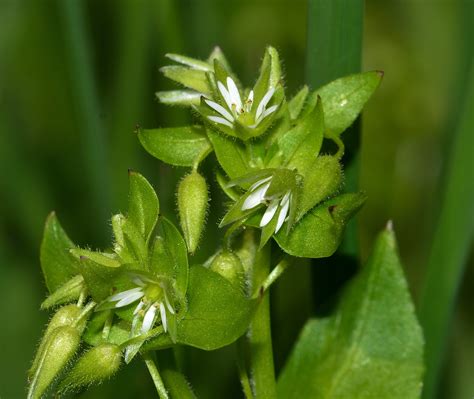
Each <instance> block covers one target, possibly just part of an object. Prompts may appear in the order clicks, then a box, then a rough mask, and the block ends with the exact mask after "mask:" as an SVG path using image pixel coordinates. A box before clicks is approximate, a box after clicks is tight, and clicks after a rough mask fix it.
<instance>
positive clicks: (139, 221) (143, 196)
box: [127, 171, 160, 242]
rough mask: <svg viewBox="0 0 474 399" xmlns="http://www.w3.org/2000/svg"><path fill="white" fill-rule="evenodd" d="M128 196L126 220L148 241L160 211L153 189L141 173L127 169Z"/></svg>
mask: <svg viewBox="0 0 474 399" xmlns="http://www.w3.org/2000/svg"><path fill="white" fill-rule="evenodd" d="M128 175H129V184H130V190H129V197H128V215H127V220H128V221H129V222H131V223H133V224H134V225H135V226H136V227H137V229H138V231H139V232H140V233H141V234H142V236H143V237H144V238H145V241H146V242H148V239H149V238H150V236H151V233H152V232H153V229H154V228H155V225H156V222H157V221H158V214H159V212H160V203H159V201H158V196H157V195H156V193H155V190H154V189H153V187H152V186H151V184H150V183H149V182H148V180H147V179H145V178H144V177H143V176H142V175H141V174H139V173H137V172H134V171H129V174H128Z"/></svg>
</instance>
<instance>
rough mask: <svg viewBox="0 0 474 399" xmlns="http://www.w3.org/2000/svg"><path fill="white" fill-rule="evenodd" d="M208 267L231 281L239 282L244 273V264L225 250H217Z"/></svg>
mask: <svg viewBox="0 0 474 399" xmlns="http://www.w3.org/2000/svg"><path fill="white" fill-rule="evenodd" d="M209 268H210V269H211V270H212V271H214V272H216V273H219V274H220V275H221V276H222V277H224V278H226V279H227V280H229V281H230V282H231V283H240V282H241V280H242V277H243V275H244V266H243V265H242V262H241V260H240V258H239V257H238V256H237V255H236V254H234V253H233V252H230V251H227V250H223V251H222V252H219V253H218V254H217V255H216V256H215V257H214V259H213V260H212V262H211V265H210V267H209Z"/></svg>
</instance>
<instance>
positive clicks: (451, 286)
mask: <svg viewBox="0 0 474 399" xmlns="http://www.w3.org/2000/svg"><path fill="white" fill-rule="evenodd" d="M473 109H474V62H473V63H472V64H471V71H470V77H469V83H468V86H467V94H466V97H465V104H464V108H463V113H462V114H461V118H460V122H459V127H458V130H457V134H456V136H455V138H454V142H453V145H452V147H451V153H450V157H449V163H448V165H447V173H445V176H444V182H445V186H444V193H443V197H442V205H441V212H440V216H439V220H438V225H437V229H436V231H435V236H434V239H433V245H432V248H431V253H430V257H429V261H428V269H427V275H426V278H425V281H424V287H423V290H422V293H421V297H420V305H419V317H420V322H421V325H422V326H423V330H424V333H425V358H426V362H425V364H426V376H425V382H424V388H423V398H426V399H431V398H435V397H436V388H437V385H438V380H439V372H440V367H441V364H442V360H443V355H444V351H445V346H446V343H445V341H446V336H447V332H448V329H449V326H450V322H451V317H452V311H453V306H454V301H455V298H456V294H457V291H458V288H459V282H460V280H461V278H462V275H463V272H464V266H465V264H466V260H467V256H468V255H469V249H470V246H471V243H472V238H473V233H474V185H473V184H472V170H473V161H472V149H473V148H474V135H473V132H474V113H473V112H472V110H473Z"/></svg>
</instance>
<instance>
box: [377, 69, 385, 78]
mask: <svg viewBox="0 0 474 399" xmlns="http://www.w3.org/2000/svg"><path fill="white" fill-rule="evenodd" d="M375 73H376V74H377V75H379V76H380V79H382V78H383V77H384V75H385V72H384V71H380V70H377V71H375Z"/></svg>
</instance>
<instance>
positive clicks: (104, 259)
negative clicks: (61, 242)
mask: <svg viewBox="0 0 474 399" xmlns="http://www.w3.org/2000/svg"><path fill="white" fill-rule="evenodd" d="M70 252H71V254H72V255H73V256H74V257H75V258H76V259H78V260H80V259H81V257H83V256H84V257H86V258H88V259H90V260H91V261H93V262H95V263H98V264H99V265H102V266H106V267H119V266H120V262H119V261H118V260H117V259H116V255H115V254H109V253H105V252H95V251H89V250H88V249H81V248H73V249H71V251H70Z"/></svg>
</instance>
